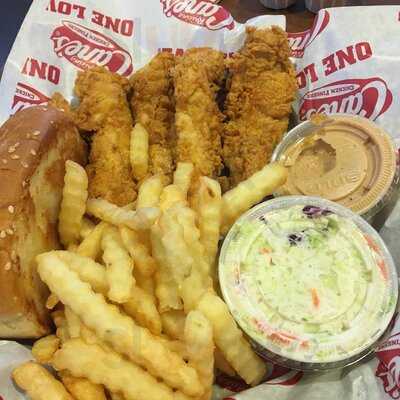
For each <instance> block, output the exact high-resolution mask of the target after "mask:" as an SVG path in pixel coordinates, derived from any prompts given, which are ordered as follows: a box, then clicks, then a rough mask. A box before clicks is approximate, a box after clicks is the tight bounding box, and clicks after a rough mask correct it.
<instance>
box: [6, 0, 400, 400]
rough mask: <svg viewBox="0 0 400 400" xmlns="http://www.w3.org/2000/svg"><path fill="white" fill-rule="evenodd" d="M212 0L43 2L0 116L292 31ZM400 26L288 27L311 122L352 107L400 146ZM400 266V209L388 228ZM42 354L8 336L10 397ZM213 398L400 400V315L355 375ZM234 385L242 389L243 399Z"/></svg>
mask: <svg viewBox="0 0 400 400" xmlns="http://www.w3.org/2000/svg"><path fill="white" fill-rule="evenodd" d="M217 3H218V1H214V2H212V1H208V0H146V1H142V0H130V1H128V0H113V1H107V0H80V1H79V2H75V1H74V2H70V1H69V0H64V1H62V0H35V1H34V2H33V4H32V6H31V8H30V10H29V13H28V15H27V17H26V18H25V21H24V23H23V25H22V27H21V29H20V32H19V34H18V36H17V39H16V40H15V43H14V46H13V48H12V51H11V54H10V56H9V58H8V60H7V63H6V65H5V68H4V72H3V77H2V81H1V83H0V93H1V97H0V122H4V121H5V120H6V119H7V118H8V117H9V116H10V115H11V114H13V113H15V112H17V111H19V110H21V109H23V108H26V107H29V106H32V105H38V104H44V103H46V102H47V101H48V100H49V98H50V97H51V96H52V94H53V93H54V92H55V91H58V92H61V93H62V94H63V95H64V96H65V97H66V98H67V100H69V101H75V99H74V95H73V87H74V81H75V77H76V74H77V72H78V71H79V70H83V69H86V68H90V67H92V66H94V65H103V66H106V67H107V68H109V69H110V70H111V71H113V72H117V73H120V74H122V75H125V76H128V75H130V74H132V73H133V72H134V71H136V70H137V69H138V68H140V67H142V66H143V65H145V64H146V63H147V62H148V61H149V60H150V59H151V58H152V56H154V55H155V54H156V53H157V52H160V51H168V52H172V53H174V54H176V55H181V54H182V53H183V51H184V50H185V49H187V48H190V47H198V46H211V47H214V48H216V49H220V50H221V51H223V52H225V53H226V55H227V56H228V57H229V56H230V54H231V53H232V52H234V51H236V50H237V49H239V48H240V47H241V46H242V44H243V41H244V39H245V26H246V25H254V26H258V27H267V26H270V25H278V26H281V27H282V28H285V18H284V17H283V16H260V17H257V18H254V19H252V20H249V21H248V22H247V24H244V25H243V24H239V23H237V22H236V21H234V19H233V18H232V16H231V15H230V14H229V12H228V11H227V10H225V9H224V8H222V7H221V6H220V5H218V4H217ZM399 38H400V23H399V9H398V7H391V6H387V7H350V8H343V9H341V8H332V9H328V10H321V11H320V12H319V13H318V15H317V16H316V18H315V22H314V25H313V27H312V28H311V29H309V30H307V31H305V32H300V33H291V34H289V43H290V46H291V48H292V51H293V57H294V58H293V59H294V61H295V63H296V68H297V74H298V75H297V77H298V82H299V87H300V90H299V96H298V99H297V101H296V103H295V109H296V112H297V114H298V116H299V119H300V120H304V119H306V118H308V117H309V116H310V115H311V114H313V113H315V112H326V113H333V112H346V113H350V114H357V115H361V116H365V117H367V118H370V119H371V120H374V121H376V122H377V123H378V124H380V125H381V126H382V127H383V128H384V129H386V130H387V132H388V133H389V134H391V135H392V137H393V139H394V140H395V143H396V144H397V146H399V145H400V131H399V130H398V129H397V118H396V117H397V114H398V111H399V110H400V98H399V96H396V94H397V93H398V92H399V86H400V79H398V78H397V71H398V65H399V59H400V47H399V46H398V41H399ZM381 234H382V236H383V238H384V240H385V241H386V242H387V244H388V246H389V248H390V250H391V251H392V254H393V256H394V258H395V261H398V262H400V246H398V245H397V241H398V238H399V237H400V204H398V205H397V206H396V207H395V209H394V211H393V213H392V215H391V216H390V218H389V219H388V221H387V222H386V224H385V226H384V228H383V229H382V232H381ZM30 358H31V354H30V351H29V350H28V349H27V348H26V347H24V346H22V345H20V344H18V343H15V342H7V341H0V400H19V399H23V398H25V397H24V395H23V394H22V393H21V392H20V391H18V390H17V389H16V388H15V386H14V385H13V383H12V380H11V371H12V369H13V368H14V367H15V366H16V365H18V364H20V363H21V362H23V361H24V360H28V359H30ZM217 383H218V385H215V390H214V399H216V400H217V399H218V400H220V399H223V398H224V399H237V400H253V399H254V400H255V399H257V400H258V399H268V400H277V399H279V400H289V399H293V400H299V399H307V400H338V399H341V400H347V399H348V400H350V399H351V400H355V399H363V400H370V399H371V400H375V399H400V319H396V320H394V327H393V329H392V333H391V337H390V338H389V340H388V341H387V342H386V343H385V344H384V345H382V346H381V348H380V349H379V351H377V352H376V354H375V356H373V357H371V358H370V359H369V360H367V361H365V362H363V363H362V364H361V365H358V366H355V367H354V366H353V367H351V368H347V369H344V370H335V371H332V372H327V373H320V374H316V373H303V372H299V371H290V370H288V369H285V368H282V367H279V366H274V367H273V369H272V372H271V374H270V377H269V380H268V381H267V382H266V383H264V384H261V385H259V386H258V387H256V388H253V389H249V390H243V389H244V386H243V384H242V383H240V382H235V381H231V380H229V379H227V378H226V377H221V376H219V377H218V379H217ZM234 392H240V393H236V394H233V393H234Z"/></svg>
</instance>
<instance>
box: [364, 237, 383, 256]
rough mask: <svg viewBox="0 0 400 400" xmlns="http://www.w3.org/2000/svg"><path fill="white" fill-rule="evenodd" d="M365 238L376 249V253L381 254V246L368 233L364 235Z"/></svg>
mask: <svg viewBox="0 0 400 400" xmlns="http://www.w3.org/2000/svg"><path fill="white" fill-rule="evenodd" d="M364 237H365V240H366V241H367V243H368V246H369V247H370V248H371V249H372V250H374V251H375V252H376V253H378V254H380V252H379V247H378V246H377V245H376V243H375V242H374V241H373V240H372V238H370V237H369V236H368V235H364Z"/></svg>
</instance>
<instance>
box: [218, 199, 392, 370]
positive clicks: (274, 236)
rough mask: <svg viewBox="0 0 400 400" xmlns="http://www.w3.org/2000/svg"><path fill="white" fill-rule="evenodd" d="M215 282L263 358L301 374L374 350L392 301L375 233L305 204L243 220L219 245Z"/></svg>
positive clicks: (324, 205) (280, 203) (339, 212)
mask: <svg viewBox="0 0 400 400" xmlns="http://www.w3.org/2000/svg"><path fill="white" fill-rule="evenodd" d="M219 279H220V285H221V290H222V294H223V296H224V298H225V301H226V303H227V304H228V306H229V308H230V310H231V312H232V314H233V316H234V317H235V319H236V321H237V322H238V323H239V325H240V326H241V327H242V329H243V330H244V331H245V332H246V334H248V335H249V336H250V338H251V339H252V340H253V341H254V343H255V344H256V345H257V347H258V350H259V351H260V349H261V351H260V353H263V350H267V351H268V353H269V354H272V357H271V356H270V357H269V358H273V360H274V361H276V358H274V355H276V356H277V357H279V360H280V363H283V364H285V365H288V366H291V367H296V365H294V364H293V363H285V362H284V361H285V360H288V361H290V360H293V361H295V362H297V363H298V365H301V366H302V368H303V369H308V366H310V369H318V366H322V365H323V367H324V368H329V367H338V366H344V365H347V364H349V363H350V362H354V360H355V359H358V358H360V356H361V355H362V354H365V352H366V351H370V350H371V348H372V347H373V345H374V344H375V343H376V342H377V340H378V339H379V338H380V337H381V336H382V335H383V333H384V332H385V330H386V328H387V326H388V324H389V322H390V320H391V318H392V316H393V314H394V311H395V307H396V303H397V296H398V287H397V285H398V283H397V274H396V269H395V266H394V264H393V260H392V257H391V256H390V254H389V252H388V250H387V248H386V246H385V244H384V243H383V241H382V239H381V238H380V236H379V235H378V234H377V232H376V231H375V230H374V229H373V228H372V227H371V226H370V225H369V224H368V223H367V222H365V221H364V220H363V219H362V218H361V217H359V216H358V215H356V214H354V213H353V212H351V211H350V210H348V209H346V208H345V207H343V206H341V205H338V204H336V203H333V202H331V201H328V200H323V199H320V198H315V197H305V196H291V197H281V198H277V199H274V200H270V201H267V202H265V203H262V204H260V205H258V206H256V207H254V208H253V209H251V210H250V211H248V212H247V213H246V214H244V215H243V216H242V217H241V218H240V219H239V220H238V221H237V222H236V223H235V224H234V225H233V227H232V228H231V230H230V231H229V233H228V235H227V237H226V239H225V241H224V244H223V246H222V250H221V255H220V260H219ZM282 360H283V361H282ZM298 365H297V366H298ZM299 368H300V367H299Z"/></svg>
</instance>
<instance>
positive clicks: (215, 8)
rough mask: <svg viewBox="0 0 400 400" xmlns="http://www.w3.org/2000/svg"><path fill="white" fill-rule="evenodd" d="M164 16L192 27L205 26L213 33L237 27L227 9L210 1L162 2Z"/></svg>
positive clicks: (176, 0) (184, 0) (164, 0)
mask: <svg viewBox="0 0 400 400" xmlns="http://www.w3.org/2000/svg"><path fill="white" fill-rule="evenodd" d="M160 2H161V4H162V5H163V11H164V14H165V15H166V16H167V17H172V16H173V17H175V18H178V19H180V20H181V21H184V22H187V23H189V24H192V25H198V26H203V27H205V28H207V29H210V30H212V31H216V30H219V29H223V28H227V29H229V30H232V29H233V28H234V26H235V21H234V20H233V18H232V16H231V14H230V13H229V12H228V11H226V10H225V8H223V7H221V6H219V5H217V4H213V3H211V2H210V1H208V0H160Z"/></svg>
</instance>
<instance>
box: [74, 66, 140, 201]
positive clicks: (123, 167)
mask: <svg viewBox="0 0 400 400" xmlns="http://www.w3.org/2000/svg"><path fill="white" fill-rule="evenodd" d="M129 89H130V85H129V82H128V80H127V79H126V78H124V77H122V76H119V75H117V74H113V73H111V72H109V71H108V70H107V69H105V68H103V67H95V68H93V69H89V70H86V71H84V72H80V73H79V74H78V77H77V80H76V82H75V93H76V95H77V96H78V97H79V99H80V105H79V107H78V109H77V113H76V121H77V124H78V127H79V128H80V129H81V130H84V131H89V132H93V133H94V135H93V140H92V146H91V151H90V156H89V165H88V166H87V172H88V175H89V195H90V197H102V198H104V199H106V200H108V201H110V202H112V203H114V204H116V205H119V206H123V205H126V204H128V203H130V202H132V201H133V200H135V198H136V190H135V182H134V181H133V175H132V170H131V165H130V161H129V146H130V135H131V130H132V116H131V112H130V110H129V104H128V101H127V97H126V96H127V93H128V91H129Z"/></svg>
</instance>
